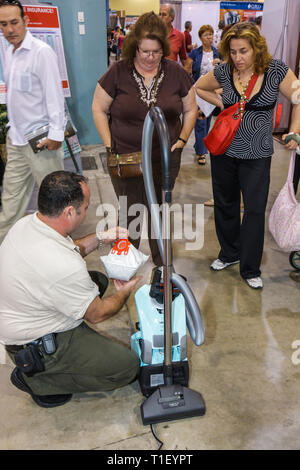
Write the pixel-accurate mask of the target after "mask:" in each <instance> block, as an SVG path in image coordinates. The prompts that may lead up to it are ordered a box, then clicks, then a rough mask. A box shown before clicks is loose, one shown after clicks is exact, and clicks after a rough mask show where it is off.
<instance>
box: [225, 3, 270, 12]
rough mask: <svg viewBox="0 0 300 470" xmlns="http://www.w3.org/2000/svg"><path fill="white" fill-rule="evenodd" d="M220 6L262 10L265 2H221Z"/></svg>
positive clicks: (230, 8)
mask: <svg viewBox="0 0 300 470" xmlns="http://www.w3.org/2000/svg"><path fill="white" fill-rule="evenodd" d="M220 8H224V9H228V10H232V9H237V10H255V11H262V10H263V9H264V4H263V3H259V2H249V3H247V2H221V3H220Z"/></svg>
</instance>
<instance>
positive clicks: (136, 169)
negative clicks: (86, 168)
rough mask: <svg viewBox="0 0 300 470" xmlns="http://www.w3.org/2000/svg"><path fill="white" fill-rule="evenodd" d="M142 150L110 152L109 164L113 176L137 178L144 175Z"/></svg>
mask: <svg viewBox="0 0 300 470" xmlns="http://www.w3.org/2000/svg"><path fill="white" fill-rule="evenodd" d="M142 159H143V157H142V152H133V153H123V154H119V153H113V152H108V158H107V166H108V169H109V173H110V176H111V177H113V178H137V177H138V176H142V174H143V169H142Z"/></svg>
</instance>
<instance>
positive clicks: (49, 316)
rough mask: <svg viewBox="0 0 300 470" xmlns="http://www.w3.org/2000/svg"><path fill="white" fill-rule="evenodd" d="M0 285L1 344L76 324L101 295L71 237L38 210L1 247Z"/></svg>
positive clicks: (34, 336)
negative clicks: (59, 229)
mask: <svg viewBox="0 0 300 470" xmlns="http://www.w3.org/2000/svg"><path fill="white" fill-rule="evenodd" d="M0 286H1V295H0V343H3V344H24V343H28V342H30V341H33V340H34V339H37V338H39V337H41V336H43V335H45V334H47V333H51V332H57V333H59V332H61V331H67V330H70V329H73V328H75V327H77V326H78V325H79V324H80V323H81V322H82V318H83V316H84V315H85V312H86V310H87V308H88V306H89V305H90V304H91V302H93V300H94V299H95V298H96V296H97V295H99V289H98V287H97V285H96V284H95V283H94V282H93V281H92V280H91V278H90V276H89V273H88V271H87V268H86V263H85V261H84V259H83V258H82V256H81V255H80V253H79V251H78V248H77V247H76V246H75V244H74V242H73V241H72V239H71V238H70V237H67V238H65V237H63V236H62V235H60V234H59V233H58V232H56V231H55V230H53V229H52V228H50V227H49V226H48V225H47V224H45V223H43V222H42V221H41V220H40V219H39V218H38V217H37V214H36V213H35V214H32V215H29V216H26V217H23V218H22V219H20V220H19V221H18V222H17V223H16V224H15V225H14V227H12V229H11V230H10V231H9V233H8V234H7V236H6V238H5V240H4V241H3V243H2V245H1V246H0Z"/></svg>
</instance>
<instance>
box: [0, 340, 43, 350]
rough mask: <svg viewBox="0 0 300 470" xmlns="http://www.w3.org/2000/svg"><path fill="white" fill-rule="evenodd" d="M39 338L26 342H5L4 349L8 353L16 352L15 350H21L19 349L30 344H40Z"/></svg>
mask: <svg viewBox="0 0 300 470" xmlns="http://www.w3.org/2000/svg"><path fill="white" fill-rule="evenodd" d="M40 342H41V338H40V339H39V340H36V341H32V342H31V343H26V344H6V345H5V349H6V351H7V352H9V353H10V354H16V353H17V352H19V351H21V349H25V348H27V346H29V345H30V344H40Z"/></svg>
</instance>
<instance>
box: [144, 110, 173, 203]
mask: <svg viewBox="0 0 300 470" xmlns="http://www.w3.org/2000/svg"><path fill="white" fill-rule="evenodd" d="M149 117H150V119H151V120H152V122H153V124H154V125H155V126H156V128H157V132H158V136H159V141H160V150H161V157H162V159H161V160H162V189H163V191H167V192H168V193H169V194H170V200H168V199H169V198H168V199H167V201H166V202H171V191H172V181H171V151H170V149H171V143H170V135H169V131H168V127H167V123H166V119H165V116H164V114H163V112H162V110H161V109H160V108H158V107H157V106H156V107H152V108H150V111H149Z"/></svg>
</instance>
